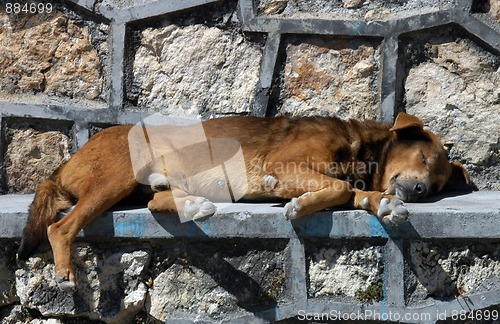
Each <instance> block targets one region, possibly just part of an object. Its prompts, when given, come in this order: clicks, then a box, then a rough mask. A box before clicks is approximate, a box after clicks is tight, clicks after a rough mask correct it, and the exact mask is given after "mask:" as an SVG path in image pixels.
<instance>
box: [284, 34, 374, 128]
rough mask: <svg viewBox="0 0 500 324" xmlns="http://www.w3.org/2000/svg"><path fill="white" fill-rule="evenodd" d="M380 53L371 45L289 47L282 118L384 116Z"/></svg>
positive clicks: (302, 43) (320, 42) (302, 42)
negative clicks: (381, 113)
mask: <svg viewBox="0 0 500 324" xmlns="http://www.w3.org/2000/svg"><path fill="white" fill-rule="evenodd" d="M378 57H379V52H378V48H377V46H376V45H375V44H372V43H370V42H367V41H354V40H348V39H346V40H327V39H323V38H308V39H307V40H306V39H297V40H295V41H293V40H292V41H291V42H290V43H289V44H287V46H286V59H285V65H284V70H283V84H282V89H281V93H280V98H279V100H280V101H281V107H280V108H278V112H279V113H280V114H290V115H335V116H338V117H341V118H344V119H347V118H358V119H365V118H373V119H377V118H378V116H379V108H378V105H377V103H378V98H377V77H376V74H377V72H378V70H379V61H378V59H377V58H378Z"/></svg>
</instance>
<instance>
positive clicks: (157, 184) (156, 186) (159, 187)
mask: <svg viewBox="0 0 500 324" xmlns="http://www.w3.org/2000/svg"><path fill="white" fill-rule="evenodd" d="M148 182H149V184H150V186H151V189H152V190H153V191H156V192H158V191H163V190H166V189H168V188H170V183H169V181H168V178H167V177H166V176H165V175H164V174H162V173H152V174H150V175H149V177H148Z"/></svg>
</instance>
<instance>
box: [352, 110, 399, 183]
mask: <svg viewBox="0 0 500 324" xmlns="http://www.w3.org/2000/svg"><path fill="white" fill-rule="evenodd" d="M346 127H347V128H348V129H349V131H348V133H349V134H350V139H349V142H350V145H351V159H352V161H355V162H356V163H357V164H358V165H360V167H359V168H357V169H355V170H353V171H357V172H353V173H352V174H349V175H348V177H349V178H351V179H354V182H353V184H354V185H355V186H358V187H359V185H363V186H364V188H360V189H364V190H376V191H381V190H383V188H381V182H382V176H383V174H384V171H385V170H384V165H385V159H386V156H387V151H388V150H389V148H390V145H391V142H392V140H393V135H392V132H391V131H390V130H389V129H390V127H391V126H390V125H388V124H382V123H378V122H375V121H371V120H366V121H362V122H360V121H357V120H349V121H348V122H347V123H346ZM362 164H364V167H363V166H362ZM356 181H357V182H356Z"/></svg>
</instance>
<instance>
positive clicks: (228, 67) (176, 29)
mask: <svg viewBox="0 0 500 324" xmlns="http://www.w3.org/2000/svg"><path fill="white" fill-rule="evenodd" d="M141 37H142V38H141V45H140V47H139V48H138V50H137V52H136V55H135V60H134V67H133V78H134V81H133V87H134V89H132V91H133V92H137V93H139V94H138V98H137V105H138V106H139V108H141V109H146V108H147V111H148V112H161V113H164V114H167V115H171V116H172V115H173V116H195V117H197V116H198V115H200V114H203V115H209V116H210V114H211V113H214V114H218V113H221V114H224V113H244V112H250V111H251V109H252V105H253V101H254V97H255V91H256V86H257V82H258V74H259V68H260V60H261V57H262V52H261V49H260V47H259V46H257V45H255V44H253V43H251V42H249V41H247V40H246V39H245V38H244V37H243V36H242V35H240V34H238V33H234V32H231V31H225V30H222V29H220V28H217V27H207V26H204V25H200V24H194V25H188V26H185V27H180V26H177V25H174V24H171V25H168V26H166V27H163V28H159V29H154V28H147V29H145V30H144V31H143V32H142V35H141Z"/></svg>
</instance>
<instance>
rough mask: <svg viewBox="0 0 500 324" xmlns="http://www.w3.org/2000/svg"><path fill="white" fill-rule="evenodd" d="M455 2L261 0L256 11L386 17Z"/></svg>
mask: <svg viewBox="0 0 500 324" xmlns="http://www.w3.org/2000/svg"><path fill="white" fill-rule="evenodd" d="M456 3H457V1H456V0H451V1H432V0H408V1H393V0H372V1H364V0H337V1H331V0H319V1H308V0H259V1H257V13H258V14H259V15H281V16H284V17H293V18H318V17H321V18H336V19H365V20H384V19H389V18H401V17H407V16H411V15H416V14H422V13H429V12H437V11H438V10H442V9H450V8H453V7H454V6H455V5H456Z"/></svg>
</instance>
